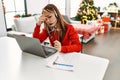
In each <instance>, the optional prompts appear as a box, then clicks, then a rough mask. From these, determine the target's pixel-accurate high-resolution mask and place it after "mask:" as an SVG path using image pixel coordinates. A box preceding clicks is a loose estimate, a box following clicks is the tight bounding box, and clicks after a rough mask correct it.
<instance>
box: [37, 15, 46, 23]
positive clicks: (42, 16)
mask: <svg viewBox="0 0 120 80" xmlns="http://www.w3.org/2000/svg"><path fill="white" fill-rule="evenodd" d="M45 20H46V17H45V16H44V14H42V15H41V16H40V17H39V20H38V22H37V25H41V24H42V23H43V22H44V21H45Z"/></svg>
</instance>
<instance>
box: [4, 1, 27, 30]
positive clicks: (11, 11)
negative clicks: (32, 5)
mask: <svg viewBox="0 0 120 80" xmlns="http://www.w3.org/2000/svg"><path fill="white" fill-rule="evenodd" d="M3 2H4V5H5V8H6V14H5V18H6V25H7V29H9V28H11V27H12V25H13V24H14V23H13V18H14V17H13V16H14V15H16V14H21V15H22V14H24V13H25V8H24V0H3Z"/></svg>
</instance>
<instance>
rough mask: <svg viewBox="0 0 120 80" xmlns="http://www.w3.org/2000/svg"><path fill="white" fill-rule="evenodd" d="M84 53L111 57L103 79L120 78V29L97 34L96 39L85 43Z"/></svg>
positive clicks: (118, 79) (113, 79)
mask: <svg viewBox="0 0 120 80" xmlns="http://www.w3.org/2000/svg"><path fill="white" fill-rule="evenodd" d="M83 53H85V54H89V55H94V56H99V57H103V58H107V59H109V60H110V63H109V66H108V68H107V71H106V73H105V76H104V79H103V80H120V29H111V30H110V31H109V32H107V33H104V34H100V35H96V37H95V39H93V40H91V41H90V42H88V43H87V44H83Z"/></svg>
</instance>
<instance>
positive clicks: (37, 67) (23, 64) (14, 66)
mask: <svg viewBox="0 0 120 80" xmlns="http://www.w3.org/2000/svg"><path fill="white" fill-rule="evenodd" d="M0 51H1V52H0V80H102V79H103V77H104V74H105V72H106V70H107V67H108V64H109V60H108V59H104V58H100V57H95V56H90V55H86V54H84V53H80V54H79V55H76V57H75V58H77V60H78V61H77V64H78V63H79V64H78V67H76V69H75V71H74V72H69V71H64V70H58V69H53V68H48V67H46V64H47V63H48V61H49V60H50V59H51V58H52V57H53V56H55V55H56V54H57V53H56V54H55V55H52V56H50V57H48V58H42V57H39V56H35V55H32V54H29V53H25V52H22V51H21V49H20V47H19V46H18V44H17V42H16V40H15V39H14V38H10V37H1V38H0ZM75 58H73V59H75Z"/></svg>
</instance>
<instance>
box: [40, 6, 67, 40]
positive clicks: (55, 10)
mask: <svg viewBox="0 0 120 80" xmlns="http://www.w3.org/2000/svg"><path fill="white" fill-rule="evenodd" d="M44 10H46V11H48V12H50V13H54V15H55V16H56V18H57V24H56V25H57V27H58V28H59V29H61V35H59V37H60V38H61V39H62V38H63V37H64V34H65V32H66V29H67V24H68V23H67V22H66V21H65V19H64V18H63V16H62V15H61V13H60V11H59V10H58V8H57V7H56V6H55V5H54V4H47V5H46V6H45V7H44V8H43V11H44ZM43 11H42V13H43Z"/></svg>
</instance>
